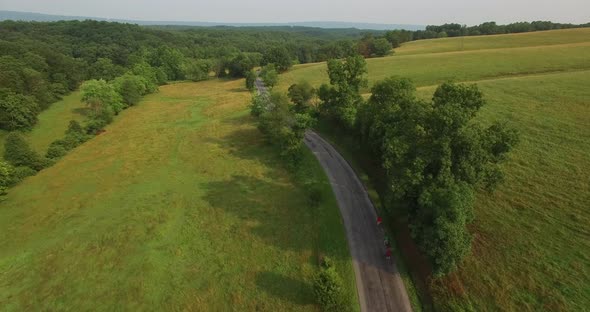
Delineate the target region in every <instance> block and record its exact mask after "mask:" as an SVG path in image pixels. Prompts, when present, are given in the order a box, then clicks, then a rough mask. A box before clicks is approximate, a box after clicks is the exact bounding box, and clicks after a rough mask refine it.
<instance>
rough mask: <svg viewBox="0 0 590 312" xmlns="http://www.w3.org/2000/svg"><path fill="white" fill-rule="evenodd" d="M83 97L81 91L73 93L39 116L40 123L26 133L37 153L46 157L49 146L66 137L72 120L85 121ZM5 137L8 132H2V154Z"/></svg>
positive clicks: (0, 142)
mask: <svg viewBox="0 0 590 312" xmlns="http://www.w3.org/2000/svg"><path fill="white" fill-rule="evenodd" d="M81 97H82V95H81V93H80V92H79V91H75V92H72V93H71V94H70V95H67V96H65V97H64V98H63V99H62V100H61V101H58V102H55V103H53V104H51V106H49V108H47V109H46V110H44V111H43V112H41V114H39V122H37V124H36V125H35V127H34V128H33V129H32V130H31V131H29V132H26V133H25V135H26V137H27V139H28V141H29V143H30V144H31V147H32V148H33V149H34V150H35V151H37V152H38V153H40V154H41V155H45V153H46V152H47V147H49V144H51V142H53V141H55V140H57V139H61V138H62V137H63V136H64V133H65V131H66V130H67V129H68V124H69V123H70V120H77V121H79V122H82V120H84V108H85V104H84V103H82V101H81ZM5 137H6V132H4V131H0V151H1V152H0V153H4V138H5ZM0 157H2V156H1V155H0Z"/></svg>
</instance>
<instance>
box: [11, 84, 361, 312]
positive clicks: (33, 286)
mask: <svg viewBox="0 0 590 312" xmlns="http://www.w3.org/2000/svg"><path fill="white" fill-rule="evenodd" d="M243 84H244V82H243V80H238V81H230V82H227V81H208V82H202V83H180V84H174V85H168V86H164V87H162V88H161V91H160V92H159V93H157V94H153V95H150V96H147V97H146V98H145V99H144V100H143V101H142V102H141V103H140V104H139V105H137V106H135V107H131V108H129V109H128V110H126V111H124V112H122V113H121V115H120V116H119V117H117V119H116V120H115V122H114V123H113V124H111V125H110V126H108V127H107V128H106V133H104V134H101V135H99V136H97V137H95V138H93V139H92V140H90V141H88V142H86V143H85V144H84V145H82V146H80V147H78V148H76V149H75V150H73V151H72V152H70V153H69V154H68V155H66V156H65V157H64V158H63V159H62V160H60V161H59V162H58V163H57V164H55V165H54V166H53V167H51V168H48V169H46V170H43V171H42V172H40V173H39V174H38V175H36V176H34V177H31V178H29V179H27V180H25V181H24V182H23V183H21V184H19V185H17V186H16V187H14V188H12V189H10V190H9V194H8V195H7V197H6V199H5V200H4V201H3V202H0V250H1V251H2V252H1V253H0V306H1V307H2V309H3V310H9V311H11V310H14V311H26V310H29V311H39V310H72V311H87V310H104V311H113V310H133V311H140V310H141V311H145V310H152V311H162V310H169V311H176V310H195V311H231V310H243V311H255V310H259V311H286V310H311V311H316V310H318V307H317V305H315V304H314V298H313V293H312V275H313V273H314V272H315V271H316V268H317V259H318V256H319V255H327V256H330V257H331V258H332V259H334V260H335V262H336V264H337V267H338V269H339V272H340V273H341V276H342V277H343V279H344V282H345V291H346V294H347V296H348V297H350V298H351V299H352V303H351V305H352V306H353V309H356V310H358V304H357V303H356V302H357V301H356V299H355V296H356V295H355V293H356V292H355V289H356V288H355V286H354V274H353V270H352V265H351V260H350V255H349V252H348V249H347V244H346V240H345V234H344V231H343V228H342V224H341V221H340V220H341V219H340V215H339V212H338V208H337V205H336V202H335V199H334V197H333V194H332V191H331V188H330V185H329V183H328V181H327V179H326V177H325V176H324V175H323V171H322V169H321V167H320V166H319V164H318V163H317V161H315V159H314V157H313V155H311V154H310V153H308V154H306V158H305V162H306V163H305V166H304V168H305V170H303V171H300V172H298V173H297V175H293V174H291V173H289V172H288V171H286V170H284V169H283V166H282V162H281V160H280V158H279V157H278V156H277V151H276V150H274V149H273V148H272V147H270V146H268V145H267V144H266V143H265V142H264V140H263V138H262V136H261V134H260V133H259V131H258V130H257V129H256V127H255V124H254V120H253V119H252V118H251V117H250V116H249V115H248V113H247V104H248V102H249V100H250V95H249V93H248V92H247V91H245V90H244V89H243V87H242V86H243ZM310 181H315V182H316V183H318V185H320V189H321V191H322V194H323V198H324V200H323V201H322V203H321V205H320V207H318V208H312V207H310V205H309V203H308V200H307V198H308V196H307V193H306V191H305V190H304V187H303V186H302V185H303V184H305V183H309V182H310Z"/></svg>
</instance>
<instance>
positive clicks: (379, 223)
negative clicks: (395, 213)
mask: <svg viewBox="0 0 590 312" xmlns="http://www.w3.org/2000/svg"><path fill="white" fill-rule="evenodd" d="M382 222H383V219H381V217H377V226H381V223H382Z"/></svg>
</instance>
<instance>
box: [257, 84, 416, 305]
mask: <svg viewBox="0 0 590 312" xmlns="http://www.w3.org/2000/svg"><path fill="white" fill-rule="evenodd" d="M256 87H257V88H258V91H259V92H260V93H262V94H264V93H266V92H267V91H266V88H265V87H264V83H262V81H260V80H257V81H256ZM305 144H306V145H307V147H309V149H310V150H311V151H312V152H313V153H314V155H315V156H316V157H317V159H318V160H319V162H320V164H321V165H322V167H323V168H324V171H325V172H326V175H327V176H328V178H329V180H330V183H331V185H332V189H333V190H334V195H335V196H336V200H337V201H338V206H339V207H340V213H341V215H342V220H343V222H344V227H345V230H346V236H347V239H348V246H349V249H350V254H351V256H352V261H353V266H354V272H355V278H356V286H357V292H358V296H359V303H360V306H361V311H363V312H369V311H371V312H372V311H412V306H411V304H410V300H409V299H408V294H407V292H406V288H405V287H404V283H403V281H402V279H401V276H400V274H399V271H398V269H397V266H396V265H395V259H394V258H392V260H389V261H388V260H386V259H385V247H384V244H383V233H382V231H381V229H379V227H378V226H377V213H376V212H375V208H374V207H373V204H372V203H371V200H369V195H368V194H367V192H366V190H365V188H364V187H363V185H362V184H361V182H360V180H359V178H358V177H357V175H356V173H355V172H354V170H352V168H351V167H350V165H348V163H347V162H346V161H345V160H344V158H342V156H340V154H339V153H338V152H337V151H336V150H335V149H334V148H333V147H332V145H330V144H329V143H328V142H326V141H325V140H324V139H322V138H321V137H320V136H319V135H318V134H316V133H315V132H313V131H307V132H306V134H305Z"/></svg>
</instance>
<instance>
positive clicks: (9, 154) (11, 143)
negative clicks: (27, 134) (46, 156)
mask: <svg viewBox="0 0 590 312" xmlns="http://www.w3.org/2000/svg"><path fill="white" fill-rule="evenodd" d="M4 159H6V161H8V162H9V163H10V164H11V165H13V166H15V167H20V166H27V167H30V168H33V169H35V170H41V169H43V167H42V165H43V162H42V160H41V159H40V157H39V155H38V154H37V153H36V152H35V151H33V150H32V149H31V147H30V146H29V144H28V143H27V141H25V139H24V138H23V136H22V135H20V134H19V133H16V132H11V133H10V134H9V135H8V136H7V137H6V143H5V144H4Z"/></svg>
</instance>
